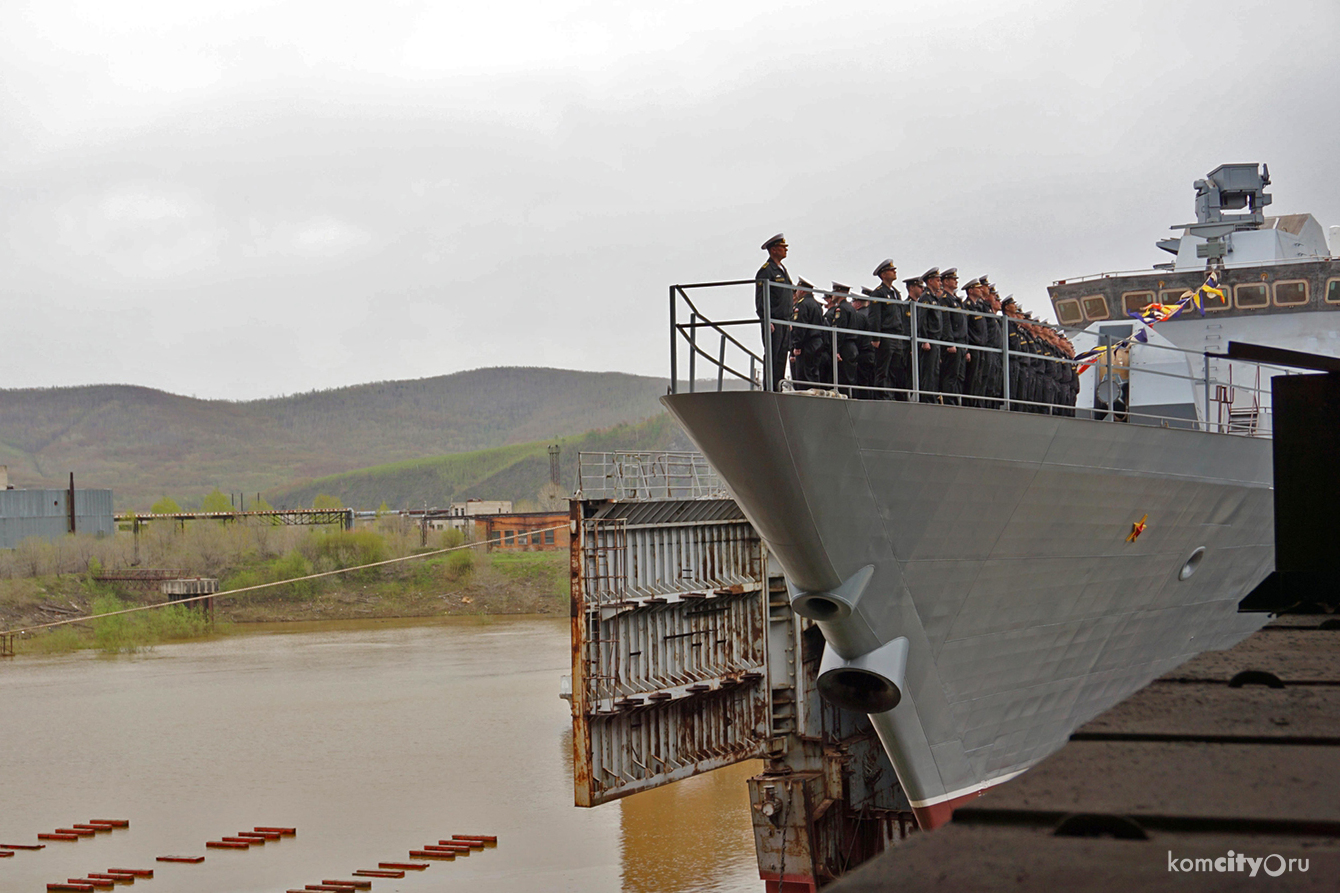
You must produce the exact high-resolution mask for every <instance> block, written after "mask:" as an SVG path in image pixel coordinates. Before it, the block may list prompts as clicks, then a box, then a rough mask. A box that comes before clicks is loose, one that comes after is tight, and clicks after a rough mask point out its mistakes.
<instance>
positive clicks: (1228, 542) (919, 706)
mask: <svg viewBox="0 0 1340 893" xmlns="http://www.w3.org/2000/svg"><path fill="white" fill-rule="evenodd" d="M664 402H665V404H666V406H667V407H668V408H669V409H670V411H671V412H672V413H673V414H674V415H675V416H676V418H678V420H679V421H680V422H681V424H682V425H683V426H684V428H685V430H686V431H687V432H688V434H689V436H690V437H691V438H692V439H693V440H694V442H695V443H696V444H697V445H698V447H699V448H700V449H701V450H702V451H703V453H704V454H706V456H707V458H708V460H709V461H710V462H711V463H712V465H713V466H714V467H715V468H716V469H717V471H718V472H719V473H720V475H721V477H722V479H723V481H724V482H725V483H726V485H727V486H728V488H729V489H730V491H731V493H732V495H733V496H734V497H735V499H736V500H737V501H738V503H739V504H740V506H741V508H742V509H743V510H744V512H745V514H746V515H747V516H748V518H749V520H750V521H751V523H753V525H754V526H755V528H756V529H757V530H758V532H759V534H760V536H761V537H762V538H763V539H764V540H765V541H766V542H767V545H768V547H769V549H770V550H771V551H772V552H773V553H774V554H775V555H776V556H777V558H778V560H779V562H780V563H781V565H782V567H783V568H784V570H785V572H786V574H787V577H788V581H789V583H790V585H791V586H792V594H793V603H794V604H795V605H796V606H797V607H798V608H801V609H802V610H804V608H805V607H806V602H807V601H808V602H809V603H810V604H809V605H808V607H810V608H813V607H815V604H814V600H815V598H816V594H818V596H819V597H820V599H819V604H822V605H829V607H833V606H837V607H838V608H840V609H841V610H836V611H834V612H832V613H830V614H828V615H825V616H820V615H819V614H811V615H810V616H813V617H815V619H816V620H819V621H820V623H819V625H820V627H821V629H823V631H824V634H825V638H826V640H827V642H828V646H827V647H828V648H830V649H833V650H835V651H836V652H838V655H837V658H835V659H851V660H855V659H858V658H861V657H862V655H868V654H870V653H871V652H874V651H875V649H878V648H880V647H881V646H884V645H886V644H887V643H889V642H892V641H893V640H895V639H897V638H898V637H905V638H906V639H907V640H908V648H907V654H906V664H905V667H904V668H902V669H901V673H902V677H901V679H900V680H899V682H900V686H899V687H900V694H901V700H899V701H898V703H897V706H895V707H894V708H893V709H890V710H887V711H885V712H882V713H874V714H872V715H871V720H872V722H873V724H874V726H875V728H876V730H877V731H878V733H879V735H880V738H881V740H882V741H883V743H884V745H885V748H886V750H888V752H889V756H890V758H891V760H892V762H893V764H894V766H895V767H896V768H897V770H898V775H899V780H900V781H901V783H902V785H903V787H904V789H905V791H906V793H907V795H908V798H909V799H910V800H911V802H912V805H913V806H914V807H915V808H916V811H917V813H918V817H919V819H920V821H921V823H922V824H923V826H926V827H933V826H935V825H938V824H940V823H942V822H943V821H945V820H947V819H948V816H949V814H950V813H951V812H952V808H953V807H954V806H956V805H959V804H961V803H962V802H964V801H965V800H966V799H970V798H971V797H973V796H974V795H976V794H977V793H979V792H981V791H983V790H984V789H986V788H988V787H990V786H992V785H994V784H999V783H1001V782H1003V781H1006V780H1008V779H1009V778H1011V777H1013V776H1015V775H1017V774H1019V773H1020V772H1022V771H1024V770H1026V769H1028V768H1029V767H1030V766H1032V765H1034V764H1036V763H1037V762H1038V761H1040V760H1042V759H1043V758H1044V757H1046V756H1047V755H1048V754H1050V753H1052V752H1054V751H1056V750H1057V749H1059V748H1060V747H1061V746H1062V745H1064V744H1065V742H1066V740H1067V739H1068V737H1069V735H1070V733H1071V732H1072V731H1073V730H1074V729H1075V728H1076V727H1077V726H1079V725H1081V724H1083V723H1084V722H1087V721H1088V720H1089V719H1092V718H1093V717H1094V716H1096V715H1097V714H1099V713H1101V712H1102V711H1104V710H1106V709H1107V708H1109V707H1111V706H1112V705H1114V704H1116V703H1118V702H1119V701H1121V700H1122V699H1123V698H1125V697H1127V696H1128V695H1130V694H1132V693H1133V692H1135V691H1137V690H1139V689H1140V688H1142V687H1143V686H1145V685H1147V684H1148V683H1149V682H1150V681H1152V680H1153V679H1155V678H1157V677H1158V676H1160V675H1162V674H1164V673H1166V672H1168V671H1169V670H1170V669H1172V668H1173V667H1175V666H1177V665H1178V664H1180V663H1182V662H1184V661H1186V660H1188V659H1190V658H1191V657H1193V656H1195V655H1196V654H1198V653H1200V652H1203V651H1209V650H1218V649H1223V648H1228V647H1231V646H1232V645H1234V644H1236V643H1237V642H1238V641H1240V640H1241V639H1243V638H1244V637H1245V636H1247V635H1249V634H1250V633H1251V632H1253V631H1255V630H1256V629H1258V628H1260V626H1261V625H1262V624H1263V623H1264V622H1265V619H1266V618H1265V617H1264V616H1263V615H1245V614H1239V613H1237V603H1238V601H1240V600H1241V599H1242V598H1243V597H1244V596H1245V595H1246V594H1247V593H1248V592H1250V591H1251V589H1252V588H1253V587H1254V586H1255V585H1256V584H1257V583H1259V582H1260V581H1261V580H1262V579H1263V578H1264V577H1265V576H1266V575H1267V574H1268V573H1269V571H1270V569H1271V568H1272V567H1273V561H1274V541H1273V536H1274V534H1273V525H1272V520H1273V515H1272V512H1273V502H1272V493H1271V451H1270V443H1269V442H1268V441H1264V440H1259V439H1253V438H1247V437H1236V436H1228V435H1217V434H1206V433H1201V432H1197V431H1187V430H1176V429H1159V428H1148V427H1141V426H1133V425H1123V424H1112V423H1103V422H1095V421H1090V420H1084V419H1072V418H1063V417H1050V416H1041V415H1035V414H1027V413H1012V412H1000V411H994V410H984V409H972V408H964V407H943V406H936V405H927V404H916V403H899V402H876V401H862V400H841V399H832V398H825V397H820V396H812V395H807V394H786V393H781V394H778V393H765V392H761V391H749V392H726V393H705V394H679V395H675V396H670V397H666V398H664ZM1141 520H1144V523H1145V527H1144V529H1143V532H1142V533H1141V534H1140V535H1138V536H1136V537H1134V538H1131V534H1132V531H1133V525H1135V524H1136V523H1137V522H1140V521H1141ZM1197 550H1201V551H1200V552H1198V551H1197ZM1193 556H1195V557H1193ZM867 569H872V570H867ZM825 593H829V594H832V598H831V599H826V598H824V597H823V594H825ZM844 599H846V601H844ZM820 613H822V612H820Z"/></svg>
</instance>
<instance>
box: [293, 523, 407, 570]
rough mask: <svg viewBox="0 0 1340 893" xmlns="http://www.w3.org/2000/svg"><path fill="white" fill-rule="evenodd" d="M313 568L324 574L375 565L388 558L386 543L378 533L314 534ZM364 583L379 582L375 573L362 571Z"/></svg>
mask: <svg viewBox="0 0 1340 893" xmlns="http://www.w3.org/2000/svg"><path fill="white" fill-rule="evenodd" d="M307 553H308V554H309V555H310V556H311V558H312V562H313V564H314V565H315V566H316V567H318V568H319V569H321V570H323V571H327V570H332V571H333V570H339V569H340V568H345V567H357V566H359V565H360V564H372V563H374V562H378V561H385V560H386V558H387V547H386V539H385V538H384V537H383V536H382V535H381V534H379V533H377V532H376V531H374V530H335V531H329V532H325V533H314V534H312V536H311V538H310V539H309V540H308V543H307ZM357 576H358V577H359V578H361V579H369V578H375V577H376V576H377V574H376V571H375V570H371V569H369V570H367V571H359V572H358V573H357Z"/></svg>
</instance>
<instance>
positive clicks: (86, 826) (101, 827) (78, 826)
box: [70, 822, 112, 834]
mask: <svg viewBox="0 0 1340 893" xmlns="http://www.w3.org/2000/svg"><path fill="white" fill-rule="evenodd" d="M70 827H71V828H74V829H76V830H80V829H82V830H84V831H92V832H94V833H95V834H96V833H97V832H99V831H110V830H112V826H111V825H95V824H92V823H85V824H82V825H81V824H80V823H78V822H75V823H74V824H73V825H71V826H70Z"/></svg>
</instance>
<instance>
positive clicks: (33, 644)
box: [24, 626, 89, 654]
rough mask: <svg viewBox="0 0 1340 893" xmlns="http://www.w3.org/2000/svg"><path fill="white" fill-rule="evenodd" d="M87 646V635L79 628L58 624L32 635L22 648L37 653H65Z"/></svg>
mask: <svg viewBox="0 0 1340 893" xmlns="http://www.w3.org/2000/svg"><path fill="white" fill-rule="evenodd" d="M87 647H89V640H88V637H87V636H85V635H84V634H83V633H81V632H80V631H79V630H77V629H75V628H74V627H73V626H58V627H56V628H55V629H51V630H48V631H46V632H44V633H41V634H39V635H37V636H34V637H33V638H32V639H31V640H30V642H29V643H28V644H27V646H26V647H25V648H24V650H25V651H33V652H35V653H37V654H66V653H68V652H70V651H78V650H79V649H81V648H87Z"/></svg>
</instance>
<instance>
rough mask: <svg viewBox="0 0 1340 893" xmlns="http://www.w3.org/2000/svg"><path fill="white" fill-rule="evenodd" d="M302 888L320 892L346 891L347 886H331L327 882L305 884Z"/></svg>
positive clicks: (340, 892) (335, 892) (339, 892)
mask: <svg viewBox="0 0 1340 893" xmlns="http://www.w3.org/2000/svg"><path fill="white" fill-rule="evenodd" d="M303 889H304V890H317V891H320V893H348V891H349V888H348V887H333V886H331V885H329V884H307V885H305V886H304V887H303Z"/></svg>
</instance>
